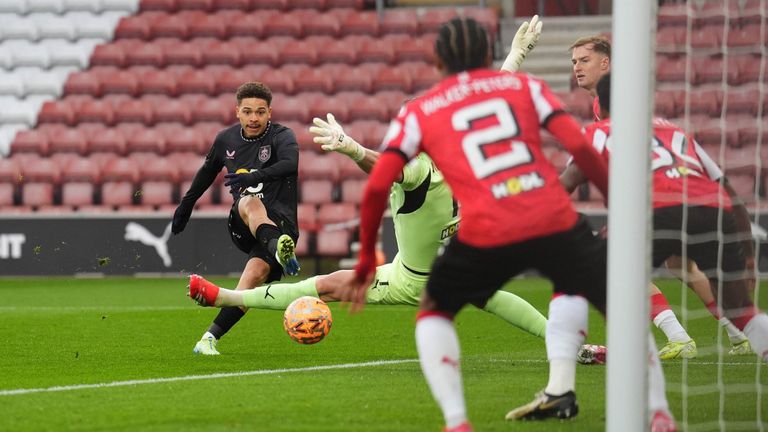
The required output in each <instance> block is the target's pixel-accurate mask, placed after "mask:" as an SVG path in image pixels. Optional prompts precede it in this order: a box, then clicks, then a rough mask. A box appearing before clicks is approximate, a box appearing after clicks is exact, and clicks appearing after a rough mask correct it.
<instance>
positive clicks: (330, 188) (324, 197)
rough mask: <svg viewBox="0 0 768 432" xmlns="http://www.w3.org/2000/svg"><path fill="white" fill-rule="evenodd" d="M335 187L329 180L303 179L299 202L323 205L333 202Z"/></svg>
mask: <svg viewBox="0 0 768 432" xmlns="http://www.w3.org/2000/svg"><path fill="white" fill-rule="evenodd" d="M334 189H335V186H334V183H333V182H332V181H331V180H325V179H305V180H302V181H301V185H300V187H299V190H300V191H301V202H302V203H308V204H324V203H329V202H333V201H334V193H335V190H334Z"/></svg>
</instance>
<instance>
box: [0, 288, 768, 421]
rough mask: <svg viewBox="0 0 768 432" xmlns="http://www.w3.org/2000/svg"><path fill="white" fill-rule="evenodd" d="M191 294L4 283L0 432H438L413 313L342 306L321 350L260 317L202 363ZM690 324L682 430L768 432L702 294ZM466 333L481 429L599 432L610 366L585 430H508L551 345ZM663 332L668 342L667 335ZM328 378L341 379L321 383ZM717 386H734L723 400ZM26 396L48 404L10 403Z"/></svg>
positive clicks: (765, 414) (543, 296) (587, 378)
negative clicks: (722, 349)
mask: <svg viewBox="0 0 768 432" xmlns="http://www.w3.org/2000/svg"><path fill="white" fill-rule="evenodd" d="M212 280H213V281H214V282H217V283H219V284H222V285H224V286H233V285H234V284H235V281H234V280H232V279H226V278H212ZM661 286H662V289H663V290H664V292H665V294H667V296H668V298H669V299H670V302H671V303H672V304H673V305H680V304H681V295H682V294H681V293H682V292H683V290H681V289H680V287H679V283H678V282H673V281H666V282H663V283H661ZM507 289H510V290H511V291H512V292H514V293H516V294H518V295H520V296H522V297H524V298H526V299H528V300H529V301H530V302H531V303H532V304H533V305H534V306H536V307H537V308H539V310H541V311H543V312H546V307H547V303H548V301H549V296H550V293H551V290H550V288H549V286H548V284H547V283H546V282H543V281H541V280H537V279H527V280H518V281H514V282H511V283H510V284H509V285H508V287H507ZM185 291H186V280H185V279H183V278H178V279H130V278H126V279H122V278H121V279H118V278H115V279H112V278H108V279H90V280H85V279H63V278H46V279H0V298H1V299H2V300H3V301H2V303H0V334H2V349H0V430H2V431H31V430H50V431H65V430H87V431H92V430H108V431H119V430H125V431H137V430H142V431H175V430H183V431H196V430H199V431H218V430H221V431H224V430H226V431H231V430H242V431H246V430H247V431H254V430H258V431H329V432H330V431H439V430H440V428H441V427H442V418H441V415H440V412H439V409H438V408H437V405H436V404H435V403H434V402H433V400H432V397H431V395H430V393H429V389H428V388H427V386H426V383H425V382H424V379H423V378H422V375H421V371H420V369H419V364H418V361H417V355H416V350H415V346H414V337H413V330H414V316H415V309H413V308H409V307H400V306H395V307H385V306H378V307H377V306H368V307H367V308H366V310H365V311H364V312H363V313H362V314H358V315H350V314H348V313H347V311H345V310H342V309H340V307H339V306H338V304H333V305H331V309H332V311H333V314H334V323H333V329H332V331H331V334H330V335H329V337H328V338H327V339H326V340H324V341H323V342H321V343H319V344H317V345H313V346H302V345H299V344H296V343H294V342H292V341H291V340H290V339H289V338H288V336H287V335H285V333H284V332H283V329H282V313H281V312H280V311H250V312H249V313H248V314H247V315H246V316H245V317H244V318H243V320H242V321H241V322H240V323H239V324H238V325H237V326H236V327H235V328H234V329H233V330H232V331H231V332H230V334H228V335H227V336H226V337H225V338H223V339H222V341H221V342H220V343H219V349H220V351H221V352H222V355H221V356H219V357H216V358H205V357H196V356H194V355H193V354H192V347H193V346H194V343H195V342H196V340H197V339H198V338H199V337H200V335H201V334H202V333H203V331H204V330H205V329H206V328H207V326H208V324H209V323H210V321H211V320H212V319H213V317H214V315H215V312H216V311H215V310H211V309H206V308H201V307H198V306H196V305H194V304H193V302H192V301H190V300H189V299H188V298H186V297H185V295H184V294H185ZM762 298H763V301H762V302H761V303H762V307H763V308H767V307H768V301H765V300H766V296H762ZM687 310H688V312H689V313H688V316H689V317H691V318H695V319H690V320H689V322H688V328H689V331H690V333H691V335H692V336H693V337H694V338H695V339H696V341H697V343H698V345H699V349H700V356H699V358H697V359H695V360H693V361H689V362H682V361H672V362H666V363H664V371H665V374H666V376H667V382H668V395H669V399H670V403H671V406H672V410H673V413H674V414H675V416H676V418H677V420H678V423H679V426H680V429H681V430H685V429H686V428H688V430H720V427H719V425H718V421H720V420H722V421H724V422H725V426H726V428H727V430H761V428H762V430H768V370H767V369H766V368H765V367H762V368H760V367H758V366H757V361H756V358H754V357H751V356H750V357H737V358H729V357H727V356H726V357H724V358H723V362H722V363H718V355H717V349H716V346H715V345H716V341H717V339H716V337H717V326H716V323H715V321H714V320H713V319H712V318H710V317H708V316H706V313H705V311H704V309H703V307H702V306H701V303H700V302H699V301H698V299H696V298H694V297H693V296H692V295H688V297H687ZM591 313H592V315H591V317H590V338H589V341H590V342H592V343H603V342H604V340H605V331H604V321H603V319H602V318H601V317H599V315H598V314H596V313H595V312H594V311H592V312H591ZM457 327H458V331H459V335H460V339H461V346H462V355H463V357H462V369H463V372H464V384H465V389H466V396H467V401H468V409H469V415H470V418H471V419H472V421H473V423H474V425H475V428H476V430H478V431H510V430H515V431H551V430H557V431H559V430H563V431H596V430H604V428H605V414H604V406H605V392H604V389H605V368H604V367H599V366H579V368H578V382H577V394H578V397H579V403H580V407H581V412H580V414H579V416H578V417H577V418H576V419H575V420H573V421H570V422H564V423H560V422H556V421H549V422H544V423H508V422H505V421H504V414H505V413H506V412H507V411H508V410H509V409H511V408H514V407H516V406H518V405H520V404H522V403H526V402H528V401H529V400H530V398H531V397H532V396H533V394H534V393H535V392H536V391H538V390H540V389H542V388H543V386H544V385H545V384H546V381H547V363H546V355H545V348H544V343H543V341H541V340H539V339H537V338H535V337H533V336H530V335H528V334H525V333H523V332H521V331H520V330H517V329H515V328H512V327H511V326H509V325H508V324H506V323H505V322H503V321H501V320H500V319H498V318H496V317H494V316H491V315H489V314H486V313H484V312H482V311H478V310H475V309H471V308H469V309H466V310H464V311H463V312H462V313H461V314H460V315H459V316H458V318H457ZM655 334H656V336H657V341H658V342H659V343H660V344H661V343H662V342H663V337H662V335H661V334H660V333H659V332H658V331H655ZM723 339H724V340H725V342H724V344H725V345H727V338H725V336H723ZM725 345H724V346H725ZM726 348H727V346H726ZM386 361H397V362H390V363H385V362H386ZM361 363H371V364H369V365H367V366H366V365H360V364H361ZM345 365H346V366H345ZM318 366H333V367H332V368H325V369H324V368H319V369H311V368H313V367H318ZM353 366H354V367H353ZM293 369H295V370H293ZM238 373H240V374H238ZM215 374H220V375H218V376H213V375H215ZM193 376H196V377H193ZM193 378H195V379H193ZM132 380H133V381H134V383H133V384H130V385H125V383H124V382H125V381H132ZM108 383H119V384H118V385H105V384H108ZM120 383H122V384H120ZM684 383H686V384H687V386H684V385H683V384H684ZM719 383H721V384H724V385H725V386H724V389H725V393H724V394H725V397H722V398H721V393H719V392H718V384H719ZM85 385H91V386H85ZM53 387H60V388H59V389H58V391H53V390H56V389H52V388H53ZM23 389H46V390H45V391H39V392H24V391H17V392H14V391H16V390H23ZM720 412H722V419H721V418H720V415H719V414H718V413H720Z"/></svg>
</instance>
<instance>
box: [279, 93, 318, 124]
mask: <svg viewBox="0 0 768 432" xmlns="http://www.w3.org/2000/svg"><path fill="white" fill-rule="evenodd" d="M278 96H279V97H278ZM272 119H273V120H275V121H277V122H279V123H282V122H285V121H297V122H300V123H302V124H307V125H308V124H309V122H310V121H312V118H311V117H310V116H309V107H308V106H307V105H306V102H305V101H304V100H302V99H301V98H300V97H289V96H286V95H282V94H278V95H277V96H276V95H274V94H273V97H272Z"/></svg>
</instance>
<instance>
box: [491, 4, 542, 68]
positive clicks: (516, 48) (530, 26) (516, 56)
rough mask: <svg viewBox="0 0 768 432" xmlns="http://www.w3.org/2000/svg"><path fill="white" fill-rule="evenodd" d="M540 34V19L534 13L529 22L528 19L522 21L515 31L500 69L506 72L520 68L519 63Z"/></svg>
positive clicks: (534, 44)
mask: <svg viewBox="0 0 768 432" xmlns="http://www.w3.org/2000/svg"><path fill="white" fill-rule="evenodd" d="M540 35H541V21H539V16H538V15H534V16H533V17H532V18H531V22H530V23H529V22H528V21H526V22H524V23H522V24H521V25H520V28H519V29H517V33H515V38H514V39H513V40H512V45H511V46H510V49H509V54H508V55H507V58H506V60H504V64H503V65H501V70H503V71H507V72H517V70H518V69H520V65H521V64H522V63H523V60H524V59H525V56H526V55H528V53H529V52H531V51H532V50H533V47H535V46H536V43H537V42H538V41H539V36H540Z"/></svg>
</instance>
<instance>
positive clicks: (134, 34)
mask: <svg viewBox="0 0 768 432" xmlns="http://www.w3.org/2000/svg"><path fill="white" fill-rule="evenodd" d="M151 35H152V28H151V24H150V22H149V20H148V19H147V17H146V16H145V15H143V14H139V15H132V16H125V17H122V18H120V21H119V22H118V23H117V27H116V28H115V39H145V40H146V39H149V38H150V36H151Z"/></svg>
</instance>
